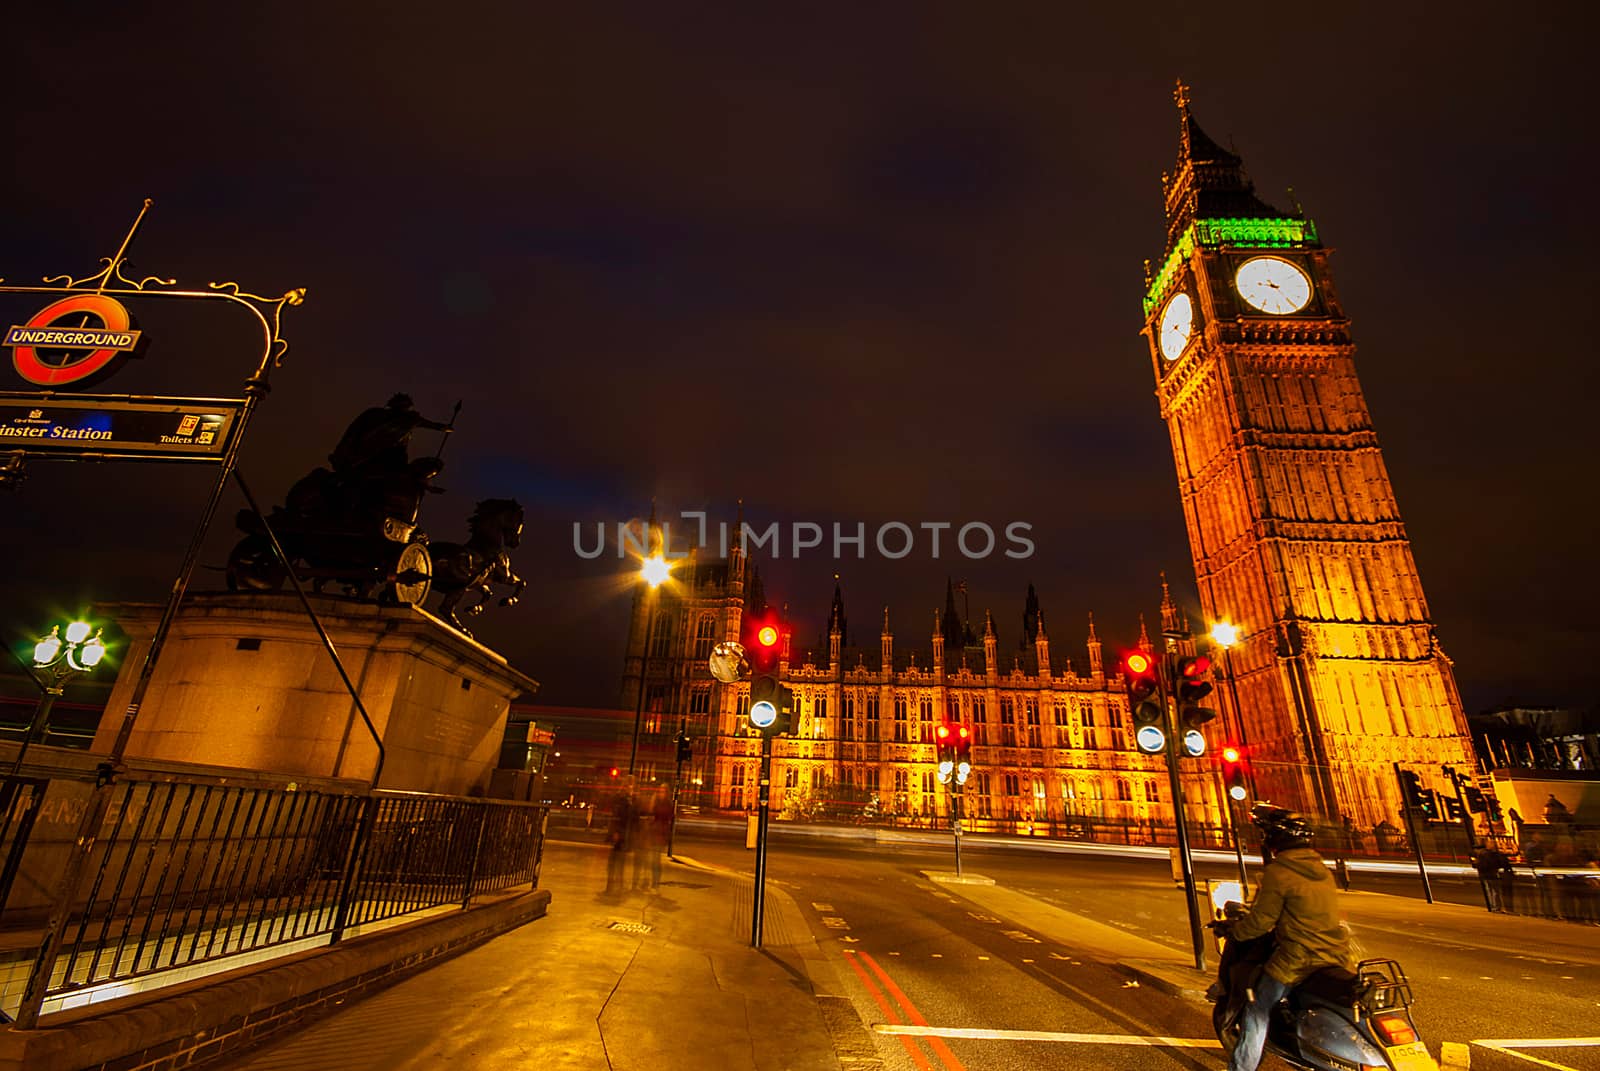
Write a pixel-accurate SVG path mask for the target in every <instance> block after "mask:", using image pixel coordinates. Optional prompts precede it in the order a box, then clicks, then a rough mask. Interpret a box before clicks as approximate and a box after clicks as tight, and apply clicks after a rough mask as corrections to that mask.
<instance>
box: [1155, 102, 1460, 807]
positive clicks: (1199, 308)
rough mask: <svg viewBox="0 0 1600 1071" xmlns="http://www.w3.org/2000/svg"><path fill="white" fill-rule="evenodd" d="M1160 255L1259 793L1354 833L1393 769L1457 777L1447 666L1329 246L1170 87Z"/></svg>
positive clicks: (1390, 783)
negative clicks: (1173, 161)
mask: <svg viewBox="0 0 1600 1071" xmlns="http://www.w3.org/2000/svg"><path fill="white" fill-rule="evenodd" d="M1179 109H1180V113H1181V114H1180V122H1181V126H1180V143H1181V144H1180V151H1179V156H1178V164H1177V170H1176V173H1175V174H1173V175H1171V176H1163V182H1164V186H1165V192H1166V215H1167V248H1166V253H1165V257H1164V260H1163V262H1162V263H1161V265H1160V267H1159V270H1157V271H1155V272H1154V273H1151V274H1150V277H1149V278H1148V280H1147V282H1148V286H1147V290H1146V294H1145V301H1144V308H1145V323H1144V333H1145V335H1146V336H1147V337H1148V339H1149V342H1150V354H1151V361H1152V365H1153V368H1154V372H1155V380H1156V396H1157V398H1158V399H1159V402H1160V410H1161V417H1162V419H1163V420H1164V421H1166V424H1167V427H1168V430H1169V431H1170V433H1171V437H1172V450H1173V456H1174V459H1175V461H1176V464H1177V473H1178V483H1179V488H1180V492H1181V497H1182V501H1183V511H1184V517H1185V519H1186V521H1187V525H1188V531H1189V542H1190V547H1191V550H1192V553H1193V558H1194V568H1195V577H1196V580H1197V582H1198V585H1199V591H1200V601H1201V606H1202V609H1203V611H1204V613H1205V615H1206V616H1207V618H1208V619H1210V620H1213V621H1215V620H1231V621H1232V623H1233V624H1235V625H1236V626H1238V627H1239V629H1240V630H1241V633H1242V635H1243V640H1242V642H1241V644H1240V645H1239V646H1238V647H1237V648H1236V649H1234V650H1233V651H1232V652H1230V658H1231V661H1232V663H1233V665H1234V668H1235V669H1236V671H1237V673H1238V685H1239V693H1240V699H1241V706H1242V707H1243V710H1244V714H1245V730H1246V733H1247V740H1248V743H1249V745H1250V746H1249V751H1250V753H1251V755H1252V756H1253V762H1254V773H1255V778H1256V784H1257V787H1258V789H1259V791H1260V795H1262V796H1264V797H1271V798H1273V799H1275V800H1278V801H1280V802H1283V803H1286V804H1288V805H1290V806H1296V807H1299V808H1301V809H1306V810H1313V811H1316V812H1319V813H1321V814H1324V815H1329V816H1340V815H1342V816H1348V817H1349V818H1351V819H1352V820H1354V821H1355V822H1357V823H1358V824H1359V825H1361V826H1362V827H1363V828H1367V827H1370V825H1371V824H1373V823H1375V822H1377V821H1380V820H1384V819H1388V820H1390V821H1394V820H1395V819H1396V815H1397V813H1398V811H1399V808H1400V801H1399V798H1398V796H1399V792H1398V788H1397V786H1396V783H1395V776H1394V772H1393V764H1394V763H1396V762H1400V763H1405V764H1409V765H1412V766H1414V767H1415V768H1416V769H1417V770H1418V772H1419V773H1421V774H1422V775H1423V777H1424V779H1425V780H1427V781H1431V782H1432V783H1433V784H1434V787H1442V785H1443V784H1444V781H1443V778H1442V776H1441V774H1440V765H1441V764H1457V765H1459V766H1460V767H1461V768H1462V769H1463V770H1470V769H1472V765H1471V763H1470V761H1469V754H1470V750H1469V748H1468V747H1467V744H1466V739H1467V737H1466V723H1465V719H1464V718H1463V715H1462V709H1461V700H1460V697H1459V695H1458V694H1457V691H1456V687H1455V681H1454V676H1453V674H1452V671H1451V664H1450V661H1449V659H1448V658H1446V657H1445V654H1444V652H1443V650H1441V648H1440V646H1439V643H1438V640H1437V639H1436V637H1435V635H1434V625H1433V622H1432V620H1431V619H1430V617H1429V613H1428V604H1427V602H1426V600H1425V599H1424V598H1423V594H1422V584H1421V582H1420V580H1419V579H1418V577H1417V567H1416V563H1415V561H1414V560H1413V559H1412V555H1411V546H1410V542H1409V540H1408V539H1407V537H1406V530H1405V526H1404V525H1403V524H1402V523H1401V519H1400V510H1399V507H1398V506H1397V505H1396V503H1395V496H1394V490H1393V488H1392V487H1391V486H1390V484H1389V477H1388V473H1387V471H1386V469H1385V468H1384V462H1383V454H1382V452H1381V451H1380V450H1379V448H1378V439H1377V436H1376V434H1375V433H1374V431H1373V428H1372V420H1371V417H1370V415H1369V413H1368V412H1367V406H1366V402H1365V399H1364V398H1363V396H1362V391H1361V384H1360V382H1359V381H1358V380H1357V378H1356V368H1355V360H1354V355H1355V346H1354V344H1353V342H1352V341H1351V335H1350V323H1349V321H1348V320H1347V319H1346V317H1345V313H1344V309H1343V307H1342V306H1341V304H1340V302H1339V298H1338V295H1337V294H1336V293H1335V291H1334V287H1333V277H1332V274H1331V272H1330V269H1329V263H1328V261H1329V253H1330V250H1328V249H1326V248H1325V247H1323V246H1322V244H1321V243H1320V242H1319V241H1318V238H1317V232H1316V228H1315V226H1314V225H1313V224H1312V223H1311V221H1309V220H1307V219H1305V218H1304V217H1303V216H1302V215H1301V214H1299V212H1298V210H1297V211H1296V212H1295V213H1285V212H1281V211H1279V210H1277V209H1275V208H1273V207H1271V206H1270V205H1267V204H1265V203H1263V202H1262V201H1260V200H1259V199H1257V198H1256V196H1255V194H1254V191H1253V187H1252V186H1251V184H1250V182H1249V181H1248V179H1247V178H1246V177H1245V175H1244V170H1243V165H1242V163H1241V161H1240V159H1239V157H1238V156H1236V155H1234V154H1233V153H1231V152H1228V151H1227V150H1224V149H1222V148H1221V147H1219V146H1218V145H1217V144H1216V143H1215V142H1213V141H1212V140H1211V139H1210V138H1208V137H1207V136H1206V135H1205V133H1204V132H1203V131H1201V129H1200V128H1199V126H1198V125H1197V124H1196V123H1195V121H1194V118H1193V116H1192V114H1191V113H1190V110H1189V106H1188V100H1187V94H1186V92H1184V91H1183V90H1182V88H1181V87H1180V98H1179Z"/></svg>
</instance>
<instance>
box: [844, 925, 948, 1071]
mask: <svg viewBox="0 0 1600 1071" xmlns="http://www.w3.org/2000/svg"><path fill="white" fill-rule="evenodd" d="M856 957H859V958H861V959H864V960H866V961H867V966H869V967H871V968H872V973H874V974H876V975H877V976H878V977H879V978H881V979H883V987H884V988H885V989H887V990H888V991H889V994H890V995H891V996H892V997H894V999H895V1000H896V1001H898V1002H899V1004H900V1006H901V1007H902V1008H904V1009H905V1010H906V1015H907V1017H908V1018H909V1019H910V1020H911V1025H913V1026H927V1025H928V1020H926V1019H924V1018H923V1017H922V1013H921V1012H919V1011H918V1010H917V1006H916V1005H915V1004H913V1003H911V998H910V997H908V996H906V995H905V993H904V992H903V991H902V990H901V989H900V987H899V986H897V985H895V984H894V979H892V978H890V977H889V975H888V974H887V973H886V972H885V971H884V969H883V968H882V967H880V966H878V961H877V960H875V959H873V958H872V957H871V956H869V955H868V954H867V953H866V952H858V953H857V954H856ZM856 957H852V958H856ZM926 1040H927V1042H928V1046H929V1048H931V1049H933V1051H934V1054H935V1055H936V1056H938V1057H939V1059H940V1060H942V1061H943V1062H944V1065H945V1067H947V1068H949V1071H966V1068H965V1067H963V1066H962V1064H961V1061H960V1060H958V1059H956V1054H955V1053H953V1052H951V1051H950V1046H948V1045H946V1044H945V1043H944V1039H943V1038H938V1037H930V1038H927V1039H926Z"/></svg>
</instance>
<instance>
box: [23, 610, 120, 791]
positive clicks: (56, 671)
mask: <svg viewBox="0 0 1600 1071" xmlns="http://www.w3.org/2000/svg"><path fill="white" fill-rule="evenodd" d="M100 632H101V630H99V629H95V630H94V632H93V634H92V635H91V633H90V626H89V625H87V624H86V623H84V622H82V621H74V622H72V623H71V624H70V625H68V626H67V634H66V637H65V638H63V637H62V635H61V626H60V625H52V626H50V634H49V635H48V636H46V637H44V639H42V640H40V641H39V642H38V643H36V644H34V645H33V669H34V670H38V671H43V672H42V674H41V673H36V674H35V675H34V682H35V683H36V684H38V685H39V688H40V690H41V692H42V693H43V694H41V695H40V696H39V702H38V704H37V705H36V706H35V707H34V708H33V716H32V717H31V718H29V719H28V728H27V731H26V732H24V733H23V736H22V746H21V747H19V748H18V749H17V758H16V761H15V762H13V763H12V764H11V773H10V775H9V776H11V777H15V776H16V775H17V772H18V771H19V770H21V769H22V759H23V757H24V756H25V755H27V753H28V746H29V745H30V744H32V743H33V738H34V737H35V736H36V735H43V734H45V733H48V732H49V727H50V710H51V708H52V707H54V706H55V705H56V700H57V699H60V698H61V695H62V693H63V692H64V691H65V690H66V687H67V684H68V683H69V682H70V681H71V680H72V679H73V678H74V677H77V676H79V675H81V674H84V673H88V672H89V671H90V670H92V669H94V667H95V666H97V665H99V664H100V660H101V659H102V658H104V657H105V656H106V645H105V641H104V640H102V639H101V638H100ZM8 790H9V786H8Z"/></svg>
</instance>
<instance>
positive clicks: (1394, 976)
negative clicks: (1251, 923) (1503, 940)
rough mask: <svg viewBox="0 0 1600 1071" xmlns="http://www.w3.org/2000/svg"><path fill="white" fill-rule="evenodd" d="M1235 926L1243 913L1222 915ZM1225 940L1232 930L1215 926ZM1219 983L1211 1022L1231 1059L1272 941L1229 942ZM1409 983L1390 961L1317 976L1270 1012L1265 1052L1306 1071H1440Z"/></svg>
mask: <svg viewBox="0 0 1600 1071" xmlns="http://www.w3.org/2000/svg"><path fill="white" fill-rule="evenodd" d="M1223 911H1224V915H1225V917H1226V920H1227V921H1229V922H1231V921H1232V920H1233V919H1236V918H1238V917H1239V916H1240V915H1241V914H1243V912H1244V908H1243V907H1242V906H1241V905H1239V904H1238V903H1232V902H1230V903H1229V904H1227V905H1226V906H1225V908H1224V909H1223ZM1212 925H1213V926H1218V927H1219V932H1221V933H1223V934H1224V935H1225V934H1226V932H1227V931H1226V926H1225V925H1219V924H1218V923H1213V924H1212ZM1224 941H1225V944H1224V947H1223V953H1222V961H1221V963H1220V964H1218V967H1217V984H1216V985H1214V986H1212V987H1211V991H1210V993H1208V994H1207V995H1208V996H1209V997H1210V998H1211V999H1212V1000H1213V1001H1214V1002H1215V1004H1216V1006H1215V1007H1214V1008H1213V1009H1212V1012H1211V1024H1212V1027H1213V1028H1214V1029H1215V1030H1216V1032H1217V1040H1218V1041H1220V1042H1221V1043H1222V1049H1223V1052H1224V1053H1225V1054H1226V1055H1227V1056H1229V1057H1232V1055H1233V1050H1234V1048H1235V1046H1237V1045H1238V1043H1239V1035H1240V1033H1241V1031H1242V1016H1243V1014H1244V1007H1245V1005H1246V1004H1247V1003H1248V1002H1249V1000H1250V997H1251V993H1252V990H1251V986H1252V984H1253V982H1254V980H1255V978H1256V976H1257V975H1258V974H1259V972H1260V970H1261V965H1262V964H1264V963H1266V961H1267V959H1268V958H1269V957H1270V956H1271V955H1272V947H1273V937H1272V935H1271V934H1270V933H1269V934H1266V935H1264V936H1261V937H1257V938H1253V939H1251V940H1248V941H1239V940H1233V939H1231V938H1227V937H1226V936H1224ZM1411 1003H1412V998H1411V984H1410V983H1409V982H1408V981H1407V980H1406V975H1405V971H1403V970H1402V969H1401V967H1400V964H1399V963H1397V962H1396V961H1394V960H1392V959H1367V960H1362V961H1361V962H1360V963H1359V964H1358V965H1357V967H1356V970H1355V972H1354V973H1351V972H1350V971H1348V970H1345V969H1344V968H1342V967H1330V968H1325V969H1323V970H1320V971H1318V972H1316V973H1315V974H1313V975H1311V977H1309V978H1307V979H1306V980H1305V981H1303V982H1301V983H1300V984H1299V985H1297V986H1295V988H1294V989H1293V990H1292V991H1291V992H1290V993H1289V996H1288V997H1287V998H1285V999H1284V1000H1283V1001H1281V1002H1280V1003H1279V1004H1278V1006H1277V1007H1276V1008H1274V1009H1272V1015H1271V1017H1270V1018H1269V1019H1268V1026H1267V1044H1266V1051H1267V1052H1269V1053H1272V1054H1274V1055H1276V1056H1278V1057H1280V1058H1281V1059H1283V1060H1284V1061H1285V1062H1287V1063H1288V1064H1289V1065H1290V1066H1291V1067H1297V1068H1302V1069H1304V1071H1438V1069H1439V1065H1438V1063H1437V1062H1436V1061H1435V1060H1434V1058H1433V1057H1432V1055H1430V1054H1429V1052H1428V1047H1427V1046H1426V1045H1425V1044H1423V1041H1422V1039H1421V1038H1420V1037H1419V1036H1418V1034H1417V1026H1416V1023H1415V1022H1413V1021H1412V1018H1411V1010H1410V1009H1411Z"/></svg>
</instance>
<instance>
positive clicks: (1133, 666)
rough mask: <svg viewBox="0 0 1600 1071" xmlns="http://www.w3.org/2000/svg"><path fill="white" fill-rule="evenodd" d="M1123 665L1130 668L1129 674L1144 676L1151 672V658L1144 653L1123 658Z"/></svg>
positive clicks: (1139, 652)
mask: <svg viewBox="0 0 1600 1071" xmlns="http://www.w3.org/2000/svg"><path fill="white" fill-rule="evenodd" d="M1122 664H1123V665H1124V666H1127V667H1128V672H1129V673H1136V674H1138V675H1140V676H1143V675H1144V674H1146V673H1149V672H1150V656H1149V655H1147V654H1144V653H1143V652H1142V651H1133V652H1130V653H1129V654H1128V655H1127V657H1125V658H1123V660H1122Z"/></svg>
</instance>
